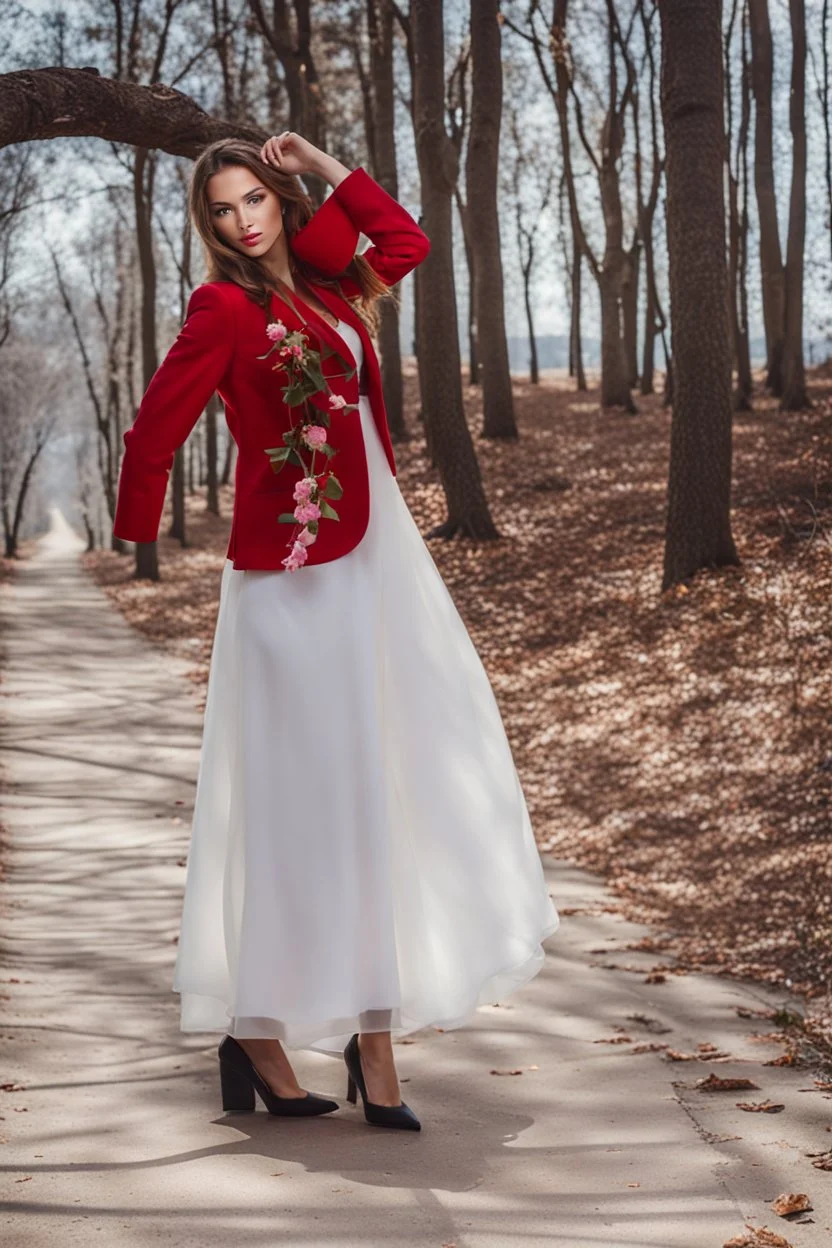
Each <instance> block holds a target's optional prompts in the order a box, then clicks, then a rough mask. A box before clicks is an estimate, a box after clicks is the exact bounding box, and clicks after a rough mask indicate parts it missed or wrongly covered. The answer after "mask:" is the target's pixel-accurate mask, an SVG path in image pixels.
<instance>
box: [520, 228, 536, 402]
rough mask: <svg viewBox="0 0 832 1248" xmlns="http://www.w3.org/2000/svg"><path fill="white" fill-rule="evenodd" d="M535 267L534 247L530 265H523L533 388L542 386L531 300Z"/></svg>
mask: <svg viewBox="0 0 832 1248" xmlns="http://www.w3.org/2000/svg"><path fill="white" fill-rule="evenodd" d="M533 265H534V250H533V246H530V247H529V255H528V263H527V264H524V265H523V306H524V308H525V311H526V327H527V329H528V334H529V381H530V382H531V384H532V385H533V386H537V385H539V384H540V367H539V365H538V362H537V339H536V338H535V333H534V309H533V308H532V299H531V278H532V267H533Z"/></svg>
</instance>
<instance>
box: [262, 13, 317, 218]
mask: <svg viewBox="0 0 832 1248" xmlns="http://www.w3.org/2000/svg"><path fill="white" fill-rule="evenodd" d="M249 8H250V10H251V13H252V16H253V18H254V21H255V22H256V24H257V28H258V30H259V31H260V33H261V35H262V36H263V39H264V40H265V43H266V46H267V47H268V49H269V51H270V52H271V53H272V55H273V56H274V58H275V61H276V62H277V64H279V65H280V68H281V70H282V71H283V80H282V81H283V85H284V87H285V90H286V95H287V98H288V101H289V108H288V122H289V124H288V126H287V129H289V130H297V132H298V133H299V134H302V135H303V136H304V138H307V139H309V141H310V143H314V144H315V146H316V147H321V148H325V147H326V143H327V138H326V113H325V109H324V99H323V92H322V90H321V81H320V77H319V74H318V69H317V66H316V63H315V57H314V54H313V50H312V21H311V8H312V4H311V0H275V3H274V4H273V5H272V11H271V17H269V16H268V15H267V13H266V8H265V5H264V4H263V3H262V0H249ZM272 115H273V116H276V115H277V105H276V101H273V103H272ZM304 182H305V183H306V185H307V187H308V189H309V194H310V195H311V197H312V199H313V200H314V201H315V202H316V203H318V204H320V203H321V202H322V201H323V198H324V195H325V193H326V183H325V182H324V180H323V179H321V178H318V177H314V176H312V175H304Z"/></svg>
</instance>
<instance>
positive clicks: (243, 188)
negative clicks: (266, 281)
mask: <svg viewBox="0 0 832 1248" xmlns="http://www.w3.org/2000/svg"><path fill="white" fill-rule="evenodd" d="M206 192H207V195H208V212H209V214H210V216H211V220H212V221H213V222H214V228H215V230H216V231H217V234H218V235H219V236H220V238H221V239H222V240H223V242H225V243H228V244H229V245H230V246H231V247H234V248H235V250H236V251H239V252H242V254H243V255H244V256H255V257H258V256H265V255H266V253H267V252H268V251H270V250H271V248H272V247H273V246H274V244H275V242H276V241H277V239H278V238H279V237H280V235H281V234H282V233H283V216H282V210H281V203H280V197H279V195H277V194H276V193H275V192H274V191H271V190H269V188H268V187H266V186H263V184H262V183H261V182H260V181H259V180H258V178H257V174H256V173H252V172H251V170H250V169H246V168H244V167H243V166H241V165H229V166H228V167H227V168H225V169H221V170H220V172H219V173H215V174H213V176H212V177H210V178H209V179H208V183H207V185H206Z"/></svg>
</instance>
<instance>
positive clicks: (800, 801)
mask: <svg viewBox="0 0 832 1248" xmlns="http://www.w3.org/2000/svg"><path fill="white" fill-rule="evenodd" d="M810 386H811V394H812V399H813V407H812V408H811V409H810V410H807V411H803V412H798V413H791V414H788V415H786V414H783V413H781V412H779V411H778V408H777V404H776V401H775V400H773V399H771V398H770V397H768V396H767V395H766V394H765V393H764V392H763V390H762V388H761V387H759V388H758V392H757V393H756V394H755V400H754V410H753V412H743V413H737V414H736V416H735V422H734V486H733V512H732V522H733V532H734V537H735V540H736V544H737V549H738V552H739V555H740V559H741V562H740V564H739V565H738V566H737V567H729V568H725V569H721V570H719V571H715V572H714V571H709V572H703V573H700V574H699V575H697V576H696V577H695V578H694V579H693V580H692V581H691V582H690V583H688V584H686V585H684V586H679V587H677V588H676V589H674V590H670V591H668V592H666V593H664V594H662V593H661V573H662V558H663V539H664V519H665V504H666V480H667V467H668V455H669V434H670V413H669V411H668V410H667V409H665V408H663V407H662V405H661V402H660V400H659V399H658V398H656V397H649V398H645V399H639V400H638V404H639V411H638V414H637V415H635V416H632V415H626V414H624V413H617V412H616V413H604V412H602V411H601V410H600V408H599V403H598V394H597V391H590V392H589V393H586V394H576V393H575V392H574V391H573V390H572V388H571V384H570V383H568V382H566V381H565V380H562V379H557V378H547V379H545V380H544V382H543V383H542V384H541V385H539V386H532V385H530V384H529V383H527V382H521V381H517V382H516V384H515V387H514V393H515V403H516V415H517V422H518V427H519V431H520V438H519V440H517V441H490V440H484V439H482V438H481V437H480V436H479V430H480V426H481V402H480V395H479V391H478V390H477V389H475V388H472V387H467V386H466V387H465V394H466V407H467V413H468V417H469V423H470V428H471V431H472V434H473V435H474V438H475V442H476V448H477V454H478V456H479V459H480V463H481V466H482V472H483V477H484V481H485V487H486V492H487V495H488V498H489V500H490V502H491V505H492V510H493V515H494V519H495V521H496V523H497V526H498V528H499V531H500V534H501V537H500V539H499V540H497V541H494V542H488V543H474V542H472V541H470V540H467V539H463V540H453V541H450V542H448V541H442V540H436V539H434V540H431V542H430V549H431V552H432V554H433V557H434V559H435V561H436V563H437V565H438V567H439V569H440V571H441V573H442V575H443V577H444V579H445V581H446V583H447V585H448V587H449V589H450V591H451V593H452V594H453V596H454V599H455V601H456V604H457V606H458V608H459V610H460V613H461V615H462V617H463V619H464V620H465V623H466V625H467V627H468V629H469V631H470V633H471V636H472V638H473V640H474V642H475V644H476V646H477V648H478V650H479V653H480V654H481V656H482V658H483V661H484V663H485V666H486V668H487V670H488V672H489V675H490V678H491V680H492V683H493V686H494V690H495V693H496V696H497V699H498V702H499V704H500V708H501V711H502V714H503V718H504V721H505V724H506V729H507V732H508V736H509V739H510V741H511V745H512V748H513V751H514V755H515V760H516V762H517V766H518V770H519V773H520V776H521V780H522V783H523V787H524V791H525V793H526V797H527V800H528V803H529V809H530V812H531V816H532V822H533V824H534V827H535V831H536V836H537V839H538V843H539V845H540V848H541V850H543V851H545V852H549V853H555V854H557V855H558V856H560V857H562V858H568V859H570V860H571V861H573V862H575V863H576V864H578V865H580V866H582V867H585V868H587V869H589V870H591V871H595V872H599V873H601V874H603V875H604V876H605V877H606V879H607V881H608V883H609V885H610V890H611V895H612V896H613V898H614V901H613V902H612V903H611V902H610V901H609V899H607V900H606V901H605V902H604V903H603V904H604V907H605V908H606V909H609V908H610V906H611V905H612V908H613V909H614V910H615V912H616V913H617V914H619V915H620V917H621V918H624V919H629V920H632V921H635V922H641V923H645V924H649V925H650V927H651V928H652V930H653V931H654V933H655V934H654V935H652V936H649V937H647V938H642V939H639V940H638V941H637V942H635V943H634V944H633V945H632V946H631V948H632V949H633V950H636V949H637V950H638V951H640V952H642V953H644V952H649V953H652V954H654V955H655V957H656V959H657V960H656V963H655V965H654V967H653V973H654V974H655V975H656V976H657V977H659V982H661V977H662V976H668V977H669V976H671V975H673V976H675V975H679V974H685V973H687V972H689V971H703V970H704V971H708V972H711V973H715V974H722V975H728V976H736V977H740V978H748V979H751V980H758V981H764V982H766V983H768V984H769V985H773V986H778V985H779V986H782V987H783V988H785V989H788V990H789V991H790V992H792V993H796V994H798V995H799V996H801V997H803V998H804V999H805V1000H806V1013H805V1016H804V1017H803V1018H802V1019H801V1018H800V1017H798V1018H794V1017H787V1018H780V1019H778V1020H777V1021H776V1026H777V1027H778V1028H780V1027H781V1026H785V1033H784V1034H786V1035H787V1036H788V1037H789V1038H790V1043H791V1045H792V1047H791V1048H790V1050H789V1052H790V1054H791V1055H792V1056H791V1057H789V1056H787V1057H785V1058H784V1059H783V1060H786V1061H788V1060H795V1061H798V1060H799V1054H800V1052H801V1050H802V1049H804V1048H805V1047H806V1046H807V1045H808V1046H809V1047H810V1048H814V1049H815V1051H816V1052H821V1053H825V1055H826V1057H827V1058H828V1057H829V1056H830V1055H832V997H831V996H830V983H832V855H831V854H830V844H831V843H832V806H831V805H830V801H831V800H832V619H831V618H830V617H831V616H832V370H830V369H825V370H815V371H813V373H812V374H811V378H810ZM406 395H407V407H406V410H407V415H408V423H409V427H410V429H411V430H412V431H413V436H412V437H411V438H410V440H408V441H406V442H400V443H397V445H396V448H395V450H396V460H397V465H398V479H399V484H400V486H401V488H402V491H403V493H404V496H405V498H406V500H407V502H408V505H409V506H410V509H411V511H412V512H413V515H414V517H415V519H416V521H417V523H418V524H419V526H420V529H421V530H422V532H427V531H428V530H429V529H430V528H431V527H432V526H433V525H435V524H437V523H439V522H441V521H442V520H443V519H444V518H445V512H444V504H443V496H442V490H441V487H440V484H439V481H438V476H437V473H436V472H435V471H434V470H433V469H432V468H431V466H430V464H429V462H428V459H427V457H426V449H425V442H424V438H423V436H422V433H421V426H420V424H419V422H418V419H417V416H416V407H417V405H416V381H415V376H414V375H413V372H412V370H410V371H409V372H408V374H407V376H406ZM232 501H233V500H232V494H231V490H230V487H229V488H227V489H226V488H224V489H223V491H222V495H221V511H222V519H218V518H217V517H215V516H212V515H209V514H207V513H206V512H205V500H204V492H203V491H198V492H197V493H195V494H194V495H191V496H189V498H188V503H187V507H188V532H189V540H190V542H191V545H190V547H189V548H187V549H182V548H181V547H180V545H179V543H178V542H176V541H173V540H172V539H170V538H167V537H162V538H160V543H159V545H160V561H161V569H162V577H163V580H162V581H161V583H159V584H155V585H152V584H148V583H136V582H134V581H133V580H132V579H131V577H132V562H133V561H132V558H125V557H123V556H119V555H116V554H113V553H112V552H109V551H104V552H95V553H92V554H88V555H85V556H84V560H85V563H86V566H87V568H88V570H89V572H90V573H91V574H92V575H94V577H95V579H96V580H97V581H98V583H99V584H100V585H101V586H102V587H103V588H104V589H105V590H106V592H107V594H108V595H109V596H110V598H111V599H112V601H113V602H114V603H115V604H116V605H117V606H118V607H119V609H120V610H121V611H122V613H123V614H124V616H125V617H126V618H127V620H128V621H129V622H130V623H131V624H133V625H135V626H136V627H137V628H138V629H140V630H141V631H142V632H143V633H145V634H146V635H147V636H148V638H150V639H151V640H152V641H153V642H155V643H157V644H158V645H160V646H162V647H164V648H166V649H168V650H170V651H171V652H173V653H175V654H177V655H178V656H179V657H185V658H188V659H190V660H191V661H192V664H193V668H192V678H193V679H194V680H196V681H198V682H204V681H205V680H206V678H207V671H208V663H209V658H210V650H211V641H212V637H213V628H214V623H215V619H216V606H217V599H218V594H219V583H220V575H221V571H222V566H223V561H224V555H225V548H226V543H227V539H228V530H229V525H230V515H231V509H232ZM167 525H168V519H167V516H166V518H165V520H164V521H163V525H162V532H163V533H164V532H165V530H166V528H167Z"/></svg>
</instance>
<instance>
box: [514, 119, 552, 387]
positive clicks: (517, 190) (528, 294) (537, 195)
mask: <svg viewBox="0 0 832 1248" xmlns="http://www.w3.org/2000/svg"><path fill="white" fill-rule="evenodd" d="M508 130H509V134H510V135H511V140H512V142H511V155H510V156H509V157H508V159H507V160H504V162H503V168H504V178H503V182H504V194H505V196H506V198H507V199H510V201H511V202H512V204H513V206H514V229H515V237H516V240H517V254H518V257H519V261H520V274H521V277H522V281H523V308H524V310H525V313H526V327H527V331H528V335H529V380H530V381H531V383H532V385H534V386H536V385H537V384H538V383H539V381H540V370H539V366H538V359H537V339H536V335H535V328H534V309H533V305H532V280H533V274H534V269H535V261H536V257H537V252H536V248H537V236H538V232H539V230H540V226H541V223H542V221H543V219H544V216H545V213H546V210H547V208H548V207H549V204H550V202H551V199H552V194H553V191H554V184H555V166H554V165H553V164H552V163H551V161H550V160H549V159H548V153H547V159H545V160H544V159H543V158H542V153H541V151H540V147H539V146H538V145H536V144H535V145H534V146H532V145H531V144H528V142H527V136H526V132H525V129H524V127H523V126H522V125H521V120H520V113H519V110H518V108H517V107H516V105H514V104H512V105H511V106H510V107H509V114H508ZM530 183H533V184H534V198H533V208H532V210H531V211H530V212H527V211H526V205H527V200H528V197H529V194H530V193H531V192H530V191H529V184H530Z"/></svg>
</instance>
